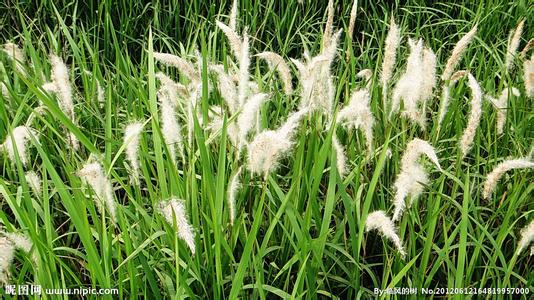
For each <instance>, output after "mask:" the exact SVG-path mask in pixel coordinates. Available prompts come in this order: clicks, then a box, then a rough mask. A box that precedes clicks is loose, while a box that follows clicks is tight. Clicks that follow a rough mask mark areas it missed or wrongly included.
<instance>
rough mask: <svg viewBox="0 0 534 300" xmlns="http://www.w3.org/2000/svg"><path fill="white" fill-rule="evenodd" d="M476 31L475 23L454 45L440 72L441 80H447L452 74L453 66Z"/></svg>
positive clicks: (456, 63)
mask: <svg viewBox="0 0 534 300" xmlns="http://www.w3.org/2000/svg"><path fill="white" fill-rule="evenodd" d="M476 33H477V25H475V26H473V28H472V29H471V30H470V31H469V32H468V33H466V34H465V35H464V36H463V37H462V38H461V39H460V40H459V41H458V43H456V45H455V46H454V48H453V49H452V53H451V56H450V57H449V59H448V60H447V64H446V65H445V69H444V70H443V74H441V80H443V81H446V80H449V78H450V77H451V75H452V72H454V68H456V65H458V63H459V62H460V59H462V55H463V54H464V52H465V50H466V49H467V46H469V44H470V43H471V41H472V40H473V38H474V37H475V34H476Z"/></svg>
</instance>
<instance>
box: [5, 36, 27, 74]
mask: <svg viewBox="0 0 534 300" xmlns="http://www.w3.org/2000/svg"><path fill="white" fill-rule="evenodd" d="M2 51H4V52H5V53H6V54H7V57H9V59H11V60H12V61H13V62H14V63H15V67H16V68H17V71H18V72H19V73H20V74H22V75H23V76H26V69H24V63H25V62H26V59H25V58H24V52H22V49H20V48H19V46H17V45H16V44H13V43H5V44H4V47H3V48H2Z"/></svg>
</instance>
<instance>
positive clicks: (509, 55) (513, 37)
mask: <svg viewBox="0 0 534 300" xmlns="http://www.w3.org/2000/svg"><path fill="white" fill-rule="evenodd" d="M524 25H525V19H523V20H521V21H520V22H519V23H518V24H517V27H516V28H515V29H514V30H512V31H510V36H509V38H508V47H507V49H506V60H505V65H506V71H508V72H509V71H511V70H512V69H513V67H514V57H515V55H516V53H517V48H518V47H519V42H520V41H521V33H522V32H523V26H524Z"/></svg>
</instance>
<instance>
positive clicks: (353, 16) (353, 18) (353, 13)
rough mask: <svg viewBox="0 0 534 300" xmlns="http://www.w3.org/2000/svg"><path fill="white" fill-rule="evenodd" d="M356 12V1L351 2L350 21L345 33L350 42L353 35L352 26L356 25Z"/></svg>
mask: <svg viewBox="0 0 534 300" xmlns="http://www.w3.org/2000/svg"><path fill="white" fill-rule="evenodd" d="M357 10H358V0H354V1H353V2H352V8H351V9H350V20H349V29H348V31H347V36H348V37H349V39H350V40H351V41H352V35H353V33H354V25H355V24H356V13H357Z"/></svg>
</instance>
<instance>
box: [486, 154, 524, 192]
mask: <svg viewBox="0 0 534 300" xmlns="http://www.w3.org/2000/svg"><path fill="white" fill-rule="evenodd" d="M527 168H530V169H531V168H534V162H532V161H530V160H528V159H524V158H519V159H510V160H505V161H503V162H501V163H500V164H498V165H497V166H496V167H495V168H494V169H493V170H492V171H491V172H490V173H489V174H488V176H487V177H486V181H485V182H484V189H483V190H482V196H483V197H484V199H488V198H489V197H490V195H491V193H492V192H493V190H495V187H496V186H497V183H498V182H499V180H500V179H501V177H502V175H504V173H506V172H508V171H510V170H514V169H527Z"/></svg>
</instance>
